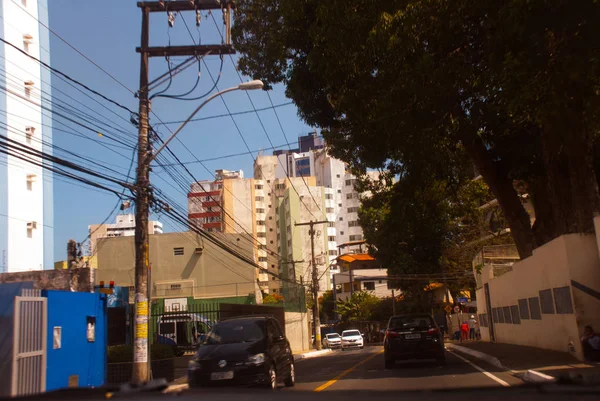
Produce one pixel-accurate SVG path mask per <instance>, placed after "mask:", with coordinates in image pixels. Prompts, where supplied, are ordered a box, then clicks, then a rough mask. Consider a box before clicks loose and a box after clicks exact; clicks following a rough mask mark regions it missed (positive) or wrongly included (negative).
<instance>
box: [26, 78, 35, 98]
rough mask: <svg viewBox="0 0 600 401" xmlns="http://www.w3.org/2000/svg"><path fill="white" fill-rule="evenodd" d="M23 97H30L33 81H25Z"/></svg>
mask: <svg viewBox="0 0 600 401" xmlns="http://www.w3.org/2000/svg"><path fill="white" fill-rule="evenodd" d="M24 86H25V96H27V97H31V89H32V88H33V81H25V82H24Z"/></svg>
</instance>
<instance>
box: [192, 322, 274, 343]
mask: <svg viewBox="0 0 600 401" xmlns="http://www.w3.org/2000/svg"><path fill="white" fill-rule="evenodd" d="M264 338H265V333H264V325H263V324H262V323H260V322H256V321H232V322H222V323H219V324H217V325H215V327H213V329H212V330H211V331H210V332H209V333H208V335H207V336H206V340H205V341H204V343H205V344H234V343H246V342H255V341H260V340H262V339H264Z"/></svg>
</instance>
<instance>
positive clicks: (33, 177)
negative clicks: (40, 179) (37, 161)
mask: <svg viewBox="0 0 600 401" xmlns="http://www.w3.org/2000/svg"><path fill="white" fill-rule="evenodd" d="M35 180H36V175H35V174H27V190H28V191H33V183H34V182H35Z"/></svg>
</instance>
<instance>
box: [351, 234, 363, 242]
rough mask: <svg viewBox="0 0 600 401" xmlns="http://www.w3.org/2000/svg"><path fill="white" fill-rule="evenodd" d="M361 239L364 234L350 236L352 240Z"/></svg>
mask: <svg viewBox="0 0 600 401" xmlns="http://www.w3.org/2000/svg"><path fill="white" fill-rule="evenodd" d="M361 240H362V235H360V234H356V235H351V236H350V241H361Z"/></svg>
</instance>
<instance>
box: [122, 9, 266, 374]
mask: <svg viewBox="0 0 600 401" xmlns="http://www.w3.org/2000/svg"><path fill="white" fill-rule="evenodd" d="M146 12H147V10H146ZM147 39H148V38H147V37H146V38H145V39H143V40H142V45H143V47H144V43H146V44H147ZM146 47H147V46H146ZM147 57H148V55H147V54H145V55H144V53H142V73H141V75H140V88H141V89H140V93H139V99H140V113H139V116H140V124H139V136H138V168H137V177H136V185H135V187H136V200H135V204H136V208H135V307H134V328H135V329H134V330H135V340H134V354H133V372H132V379H133V382H134V383H138V384H139V383H143V382H145V381H147V380H148V378H149V372H150V370H149V365H148V361H149V360H150V359H149V358H148V345H149V341H148V315H149V312H150V310H149V304H148V301H151V299H149V295H150V291H149V287H150V285H151V283H150V285H149V283H148V267H149V266H148V259H149V250H148V245H149V240H148V218H149V203H150V195H149V192H150V191H149V188H150V163H151V162H152V160H154V159H155V158H156V156H157V155H158V154H159V153H160V152H161V151H162V150H163V149H164V148H165V147H166V146H167V145H168V144H169V142H171V141H172V140H173V138H175V136H176V135H177V134H178V133H179V132H180V131H181V130H182V129H183V127H185V126H186V124H187V123H188V122H190V120H191V119H192V118H193V117H194V116H195V115H196V114H197V113H198V111H200V109H201V108H202V107H204V106H205V105H206V104H207V103H208V102H210V101H211V100H213V99H214V98H216V97H218V96H221V95H223V94H225V93H227V92H232V91H235V90H254V89H261V88H262V87H263V83H262V81H259V80H254V81H250V82H244V83H241V84H239V85H238V86H234V87H232V88H228V89H225V90H222V91H220V92H217V93H215V94H213V95H211V96H209V97H208V98H207V99H206V100H205V101H204V102H202V103H201V104H200V105H199V106H198V107H197V108H196V110H194V112H193V113H192V114H191V115H190V116H189V117H188V118H187V119H186V120H185V121H184V122H183V123H182V124H181V125H180V126H179V127H178V128H177V129H176V130H175V132H173V133H172V134H171V136H170V137H169V138H168V139H167V140H166V141H165V142H164V143H163V144H162V146H161V147H159V148H158V149H157V150H156V152H154V154H152V155H149V154H148V153H147V149H148V127H149V124H148V109H149V107H148V105H149V99H148V74H147V62H148V58H147Z"/></svg>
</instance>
